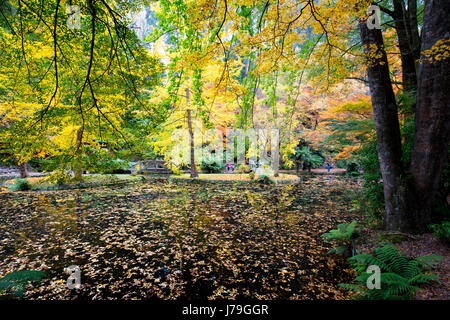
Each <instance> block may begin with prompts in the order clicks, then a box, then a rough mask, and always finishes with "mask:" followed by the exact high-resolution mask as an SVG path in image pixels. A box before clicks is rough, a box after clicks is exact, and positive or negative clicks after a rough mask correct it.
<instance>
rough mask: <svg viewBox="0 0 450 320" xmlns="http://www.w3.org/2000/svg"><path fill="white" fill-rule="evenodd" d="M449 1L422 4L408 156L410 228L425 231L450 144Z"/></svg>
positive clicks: (440, 0) (435, 0) (442, 0)
mask: <svg viewBox="0 0 450 320" xmlns="http://www.w3.org/2000/svg"><path fill="white" fill-rule="evenodd" d="M449 12H450V1H448V0H429V1H426V2H425V11H424V18H423V30H422V49H421V50H422V56H421V65H420V71H419V86H418V93H417V107H416V118H415V133H414V147H413V150H412V154H411V168H410V171H411V175H412V187H413V188H412V190H411V191H412V192H411V193H412V195H413V197H412V198H411V202H410V203H413V204H414V207H413V208H411V209H412V210H411V214H412V215H413V216H412V223H413V224H414V225H413V227H415V229H417V230H419V231H425V228H426V226H427V225H428V224H429V223H430V222H431V208H432V204H433V198H434V196H435V194H436V190H437V188H438V185H439V181H440V177H441V174H442V170H443V168H444V166H445V163H446V162H447V161H448V150H449V141H450V125H449V124H450V90H449V84H450V15H449Z"/></svg>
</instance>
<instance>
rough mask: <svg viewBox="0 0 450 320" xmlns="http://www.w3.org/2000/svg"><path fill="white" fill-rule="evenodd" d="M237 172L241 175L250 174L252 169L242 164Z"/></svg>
mask: <svg viewBox="0 0 450 320" xmlns="http://www.w3.org/2000/svg"><path fill="white" fill-rule="evenodd" d="M237 171H238V172H239V173H249V172H250V171H251V170H250V167H249V166H248V165H246V164H241V165H239V167H238V168H237Z"/></svg>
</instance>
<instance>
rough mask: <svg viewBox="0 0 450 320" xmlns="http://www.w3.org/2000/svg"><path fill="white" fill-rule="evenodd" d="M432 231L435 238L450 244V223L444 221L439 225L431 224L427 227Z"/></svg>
mask: <svg viewBox="0 0 450 320" xmlns="http://www.w3.org/2000/svg"><path fill="white" fill-rule="evenodd" d="M428 228H430V230H431V231H433V233H434V235H435V236H436V238H438V239H439V240H441V241H444V242H450V221H444V222H442V223H440V224H431V225H429V226H428Z"/></svg>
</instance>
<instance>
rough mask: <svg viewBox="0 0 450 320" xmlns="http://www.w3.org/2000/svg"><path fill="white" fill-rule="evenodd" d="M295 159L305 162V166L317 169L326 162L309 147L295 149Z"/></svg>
mask: <svg viewBox="0 0 450 320" xmlns="http://www.w3.org/2000/svg"><path fill="white" fill-rule="evenodd" d="M295 158H296V159H299V160H301V161H303V163H304V164H305V166H307V167H312V168H317V167H319V166H320V165H322V163H323V162H324V158H322V157H321V156H319V155H318V154H317V153H315V152H313V151H311V150H310V149H309V148H308V147H301V148H299V147H295Z"/></svg>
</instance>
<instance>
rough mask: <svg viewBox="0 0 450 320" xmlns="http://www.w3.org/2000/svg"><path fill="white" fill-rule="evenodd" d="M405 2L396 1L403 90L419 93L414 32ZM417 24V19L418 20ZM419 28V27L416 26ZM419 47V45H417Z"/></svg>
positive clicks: (396, 23) (395, 21)
mask: <svg viewBox="0 0 450 320" xmlns="http://www.w3.org/2000/svg"><path fill="white" fill-rule="evenodd" d="M402 2H403V0H394V1H393V3H394V17H393V18H394V23H395V29H396V31H397V39H398V46H399V48H400V57H401V61H402V82H403V90H404V91H406V92H414V93H415V92H416V91H417V73H416V59H418V58H419V57H417V58H416V57H415V56H414V54H415V52H414V51H413V49H412V48H413V44H412V39H413V36H412V30H411V24H412V23H410V16H409V15H408V12H406V9H405V6H404V4H403V3H402ZM416 22H417V18H416ZM416 27H417V26H416ZM416 45H417V44H416Z"/></svg>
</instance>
